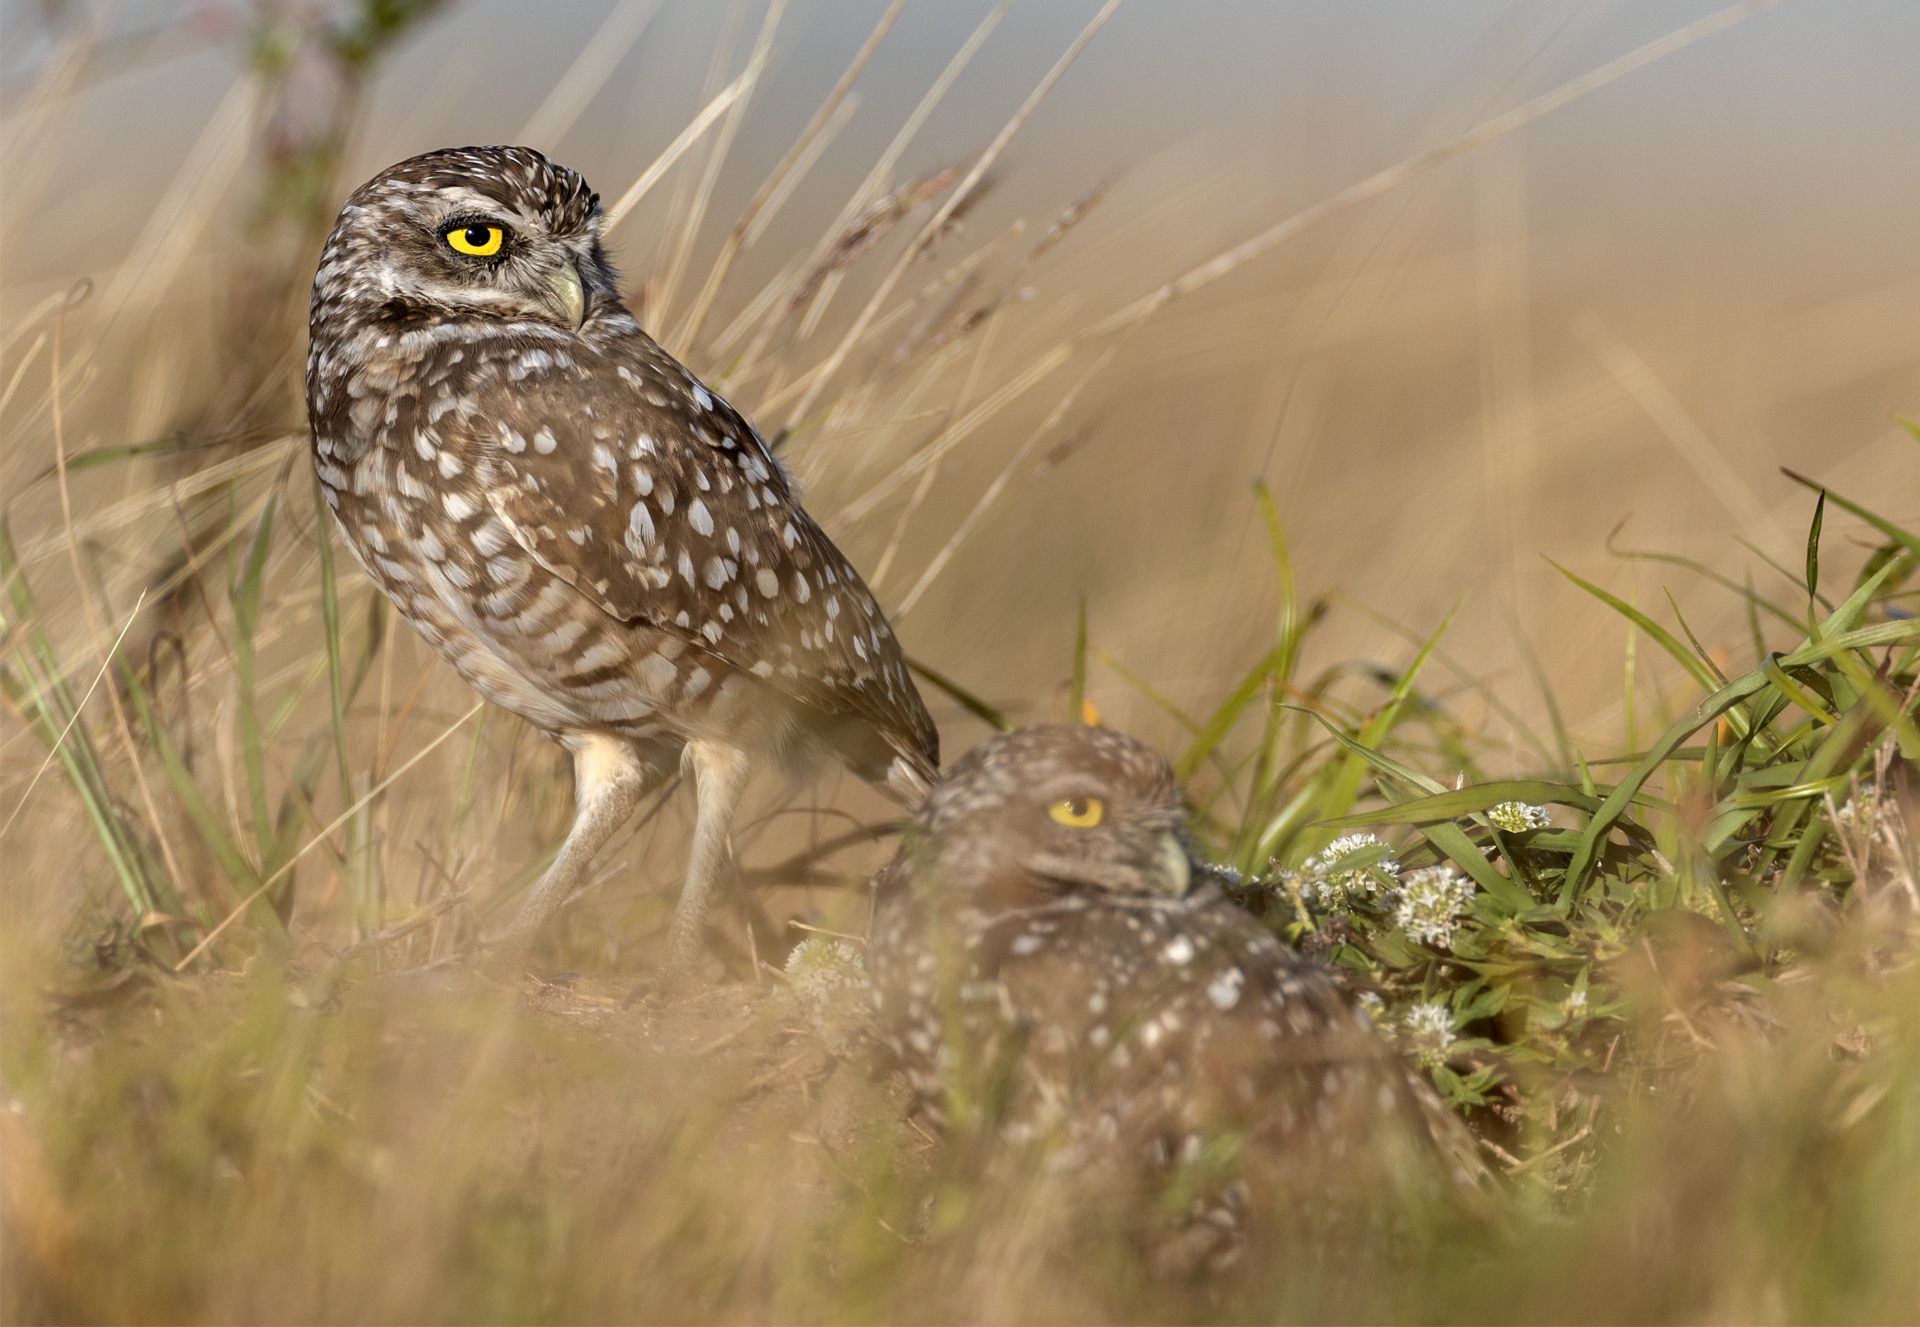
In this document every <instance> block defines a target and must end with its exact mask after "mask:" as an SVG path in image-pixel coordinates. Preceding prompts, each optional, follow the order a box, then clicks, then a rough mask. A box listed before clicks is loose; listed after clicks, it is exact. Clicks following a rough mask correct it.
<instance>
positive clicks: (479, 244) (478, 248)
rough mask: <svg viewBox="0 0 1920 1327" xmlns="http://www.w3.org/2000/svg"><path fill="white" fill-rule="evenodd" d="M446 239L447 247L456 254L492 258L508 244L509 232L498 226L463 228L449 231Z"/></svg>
mask: <svg viewBox="0 0 1920 1327" xmlns="http://www.w3.org/2000/svg"><path fill="white" fill-rule="evenodd" d="M444 238H445V239H446V241H447V247H448V248H450V249H452V250H453V251H454V252H455V253H464V254H471V255H472V256H473V257H475V258H491V257H493V255H494V254H496V253H499V252H500V246H501V245H502V244H504V243H505V242H506V238H507V232H506V231H504V230H502V229H500V227H498V226H463V227H461V228H460V229H459V230H450V231H448V232H447V233H446V236H445V237H444Z"/></svg>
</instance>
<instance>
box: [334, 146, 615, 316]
mask: <svg viewBox="0 0 1920 1327" xmlns="http://www.w3.org/2000/svg"><path fill="white" fill-rule="evenodd" d="M615 280H616V277H615V274H614V271H613V268H612V266H611V264H609V263H608V261H607V257H606V253H605V251H604V250H603V249H602V248H601V245H600V195H598V194H596V193H594V192H593V190H591V189H589V188H588V187H587V182H586V181H585V180H584V179H582V178H581V177H580V176H579V175H578V174H577V173H576V172H574V171H571V170H568V169H567V168H566V167H565V166H559V165H555V164H554V163H553V162H551V161H548V160H547V159H546V158H545V157H544V156H542V155H541V154H540V153H538V152H536V151H534V150H533V149H532V148H530V147H464V148H443V149H441V150H439V151H437V152H428V153H425V154H423V155H421V156H417V157H412V158H410V159H408V160H406V161H403V162H401V163H400V164H399V165H397V166H389V167H388V168H387V169H386V170H383V171H381V172H380V173H379V174H378V175H376V176H374V177H373V178H372V179H371V180H368V181H367V182H366V183H365V184H363V185H361V186H360V187H359V188H358V189H356V190H354V191H353V194H352V195H351V196H350V197H349V198H348V199H347V202H346V206H345V207H344V208H342V209H341V212H340V219H339V220H338V221H337V222H335V223H334V228H333V233H332V234H331V235H330V236H328V238H327V244H326V249H325V251H324V252H323V253H322V255H321V259H320V269H319V271H318V273H317V274H316V275H315V277H314V288H313V303H314V314H315V322H316V325H318V324H319V322H320V320H321V319H320V315H321V314H322V312H323V311H326V312H328V313H331V314H336V315H345V316H347V317H351V316H352V314H353V311H354V310H355V309H360V310H366V309H385V310H387V311H388V312H389V313H391V312H394V311H402V310H405V309H407V308H414V307H418V308H425V309H431V310H433V311H434V312H435V314H436V315H439V316H444V315H445V314H446V313H448V312H455V313H467V314H477V315H479V316H481V317H489V318H499V319H502V320H505V321H525V320H536V321H541V322H548V323H553V324H556V325H558V326H561V327H564V328H567V329H568V330H574V329H578V328H579V327H581V325H582V324H584V323H585V322H586V321H587V320H588V319H589V318H591V317H593V316H594V315H595V314H596V313H598V312H603V311H607V310H614V309H619V303H618V298H619V297H618V294H617V292H616V288H615ZM621 312H624V310H621Z"/></svg>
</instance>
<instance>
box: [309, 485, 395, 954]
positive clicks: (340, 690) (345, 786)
mask: <svg viewBox="0 0 1920 1327" xmlns="http://www.w3.org/2000/svg"><path fill="white" fill-rule="evenodd" d="M313 519H314V531H313V533H314V543H315V545H316V547H317V548H318V550H319V553H320V617H321V623H322V626H323V629H324V631H325V634H326V645H327V697H328V699H329V701H331V713H332V718H333V752H334V768H335V773H336V776H337V778H338V781H339V786H340V801H341V804H342V805H346V804H349V803H353V802H354V800H355V798H354V794H355V792H356V788H355V785H354V780H353V773H352V771H351V770H350V769H349V767H348V761H347V693H346V686H345V678H344V676H343V675H342V674H343V669H342V667H341V661H340V658H341V656H340V599H339V591H338V585H337V582H336V581H335V579H334V570H333V512H332V510H331V509H330V508H329V507H328V506H327V502H326V498H325V496H324V494H323V492H322V490H321V487H320V476H319V474H318V473H317V472H316V473H315V474H314V475H313ZM364 840H365V836H364V835H363V834H356V833H355V826H353V825H351V824H350V825H349V826H348V829H347V835H346V842H345V844H344V845H343V846H342V848H341V850H340V857H341V861H342V864H343V865H344V866H345V868H346V871H345V877H344V878H345V879H346V882H347V884H348V887H349V890H350V891H351V892H350V895H349V897H351V899H352V900H353V914H354V924H355V925H356V926H357V927H358V928H359V932H360V934H359V937H358V938H360V939H363V940H364V939H365V938H366V937H367V936H369V935H372V934H373V933H374V932H375V931H377V930H379V929H380V924H379V908H378V901H377V900H375V899H371V898H369V897H367V890H366V885H367V881H366V879H365V878H364V875H365V871H364V862H363V860H362V859H363V857H364V855H365V854H364V853H362V852H360V851H358V849H360V848H363V847H364V846H365V842H364Z"/></svg>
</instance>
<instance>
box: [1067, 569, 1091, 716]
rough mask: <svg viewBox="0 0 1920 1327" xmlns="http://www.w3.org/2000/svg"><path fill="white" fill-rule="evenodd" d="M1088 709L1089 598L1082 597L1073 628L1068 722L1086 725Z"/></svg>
mask: <svg viewBox="0 0 1920 1327" xmlns="http://www.w3.org/2000/svg"><path fill="white" fill-rule="evenodd" d="M1086 709H1087V596H1086V595H1084V594H1083V595H1081V596H1080V615H1079V617H1078V618H1076V619H1075V620H1074V626H1073V674H1072V680H1071V681H1070V682H1068V684H1067V722H1068V723H1085V722H1086Z"/></svg>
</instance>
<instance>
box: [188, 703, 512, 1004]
mask: <svg viewBox="0 0 1920 1327" xmlns="http://www.w3.org/2000/svg"><path fill="white" fill-rule="evenodd" d="M485 704H486V702H485V701H484V700H483V701H477V702H476V703H475V704H474V707H473V708H472V709H470V710H468V711H467V712H466V713H465V714H463V715H461V716H460V717H459V718H458V719H455V720H454V721H453V723H452V725H451V726H449V727H448V728H447V730H446V731H445V732H443V733H441V734H440V736H438V737H436V738H434V739H433V740H432V741H431V742H429V743H427V744H426V745H425V746H424V747H422V748H420V750H418V751H416V752H415V753H414V754H413V755H412V756H411V757H409V758H408V760H407V763H406V764H404V765H402V766H401V767H400V768H399V769H397V770H395V771H394V772H393V773H391V774H389V775H388V776H387V777H386V778H384V779H382V780H381V781H380V782H378V783H376V784H374V785H373V787H371V788H369V789H368V790H367V792H366V794H365V795H364V796H363V797H361V798H360V799H359V800H358V801H356V802H355V803H354V804H353V805H352V806H349V807H348V808H347V809H346V810H344V811H342V812H341V813H340V814H339V815H338V816H337V817H335V819H334V820H333V822H332V823H331V824H329V825H327V826H326V828H324V829H322V830H320V831H319V832H318V833H317V834H315V835H314V836H313V837H312V838H311V839H308V840H307V843H306V846H305V847H303V848H301V849H300V850H299V851H298V852H296V853H294V854H293V856H292V857H290V858H288V859H287V861H286V863H285V864H284V865H282V866H281V867H280V868H279V870H277V871H275V872H274V873H273V874H272V875H270V876H268V877H267V878H266V879H265V880H263V881H261V882H260V887H259V888H258V889H256V890H254V892H253V893H251V894H249V895H248V896H247V897H246V898H243V899H241V900H240V903H239V906H238V907H236V908H234V910H233V911H232V912H229V913H228V914H227V915H226V916H225V917H223V918H222V919H221V920H220V923H219V925H217V926H215V927H213V928H212V929H211V930H209V931H208V932H207V933H206V934H205V935H204V936H202V937H201V938H200V943H199V944H197V945H195V946H194V947H193V948H192V949H191V950H189V951H188V952H187V956H186V957H185V958H183V959H181V960H180V961H179V962H178V963H176V964H174V965H173V970H174V971H175V972H183V971H185V970H186V967H187V965H188V964H189V963H191V962H193V960H195V959H196V958H199V957H200V955H202V954H204V953H206V952H207V949H208V948H209V947H210V946H211V945H212V944H213V942H214V941H215V940H217V939H219V938H220V937H221V936H222V935H224V934H225V933H226V930H227V928H228V927H230V926H232V925H233V924H234V923H235V922H237V921H239V920H240V918H241V916H242V914H244V913H245V912H246V910H247V908H248V907H249V906H251V905H252V904H253V902H254V901H255V900H256V899H258V898H259V897H260V896H261V895H262V894H264V893H265V892H266V891H267V890H268V889H270V888H272V887H273V885H274V884H275V883H276V882H277V881H278V880H279V878H280V877H281V876H282V875H284V874H286V873H287V872H288V871H291V870H292V869H293V868H294V866H295V865H296V864H298V862H299V861H300V859H301V858H302V857H305V856H306V855H307V854H308V853H310V852H312V851H313V850H314V849H315V848H316V847H318V846H319V845H320V844H321V843H322V842H324V841H325V840H326V837H327V836H328V835H329V834H331V833H333V831H334V830H336V829H339V828H340V827H341V826H342V825H344V824H346V823H347V821H348V820H349V819H350V818H351V817H353V816H356V815H358V814H359V813H360V812H361V811H362V810H363V809H364V808H365V807H366V804H367V803H368V802H370V801H372V800H373V799H374V798H375V797H378V796H379V795H380V794H381V793H383V792H385V791H386V790H387V789H388V787H390V786H391V785H392V783H393V781H394V780H395V779H397V778H399V777H400V776H401V775H402V774H405V773H406V772H407V771H408V770H410V769H412V768H413V767H414V766H415V765H417V764H419V763H420V762H421V761H422V760H425V759H426V758H427V756H428V755H430V754H431V753H432V752H433V751H434V749H435V748H437V747H438V746H439V745H440V744H441V743H442V742H444V741H446V740H447V739H448V738H449V737H451V736H453V735H454V734H455V733H457V732H459V731H460V728H461V725H463V724H465V723H466V721H467V720H468V719H471V718H472V717H473V716H474V715H475V714H477V713H479V712H480V707H481V706H483V705H485Z"/></svg>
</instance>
